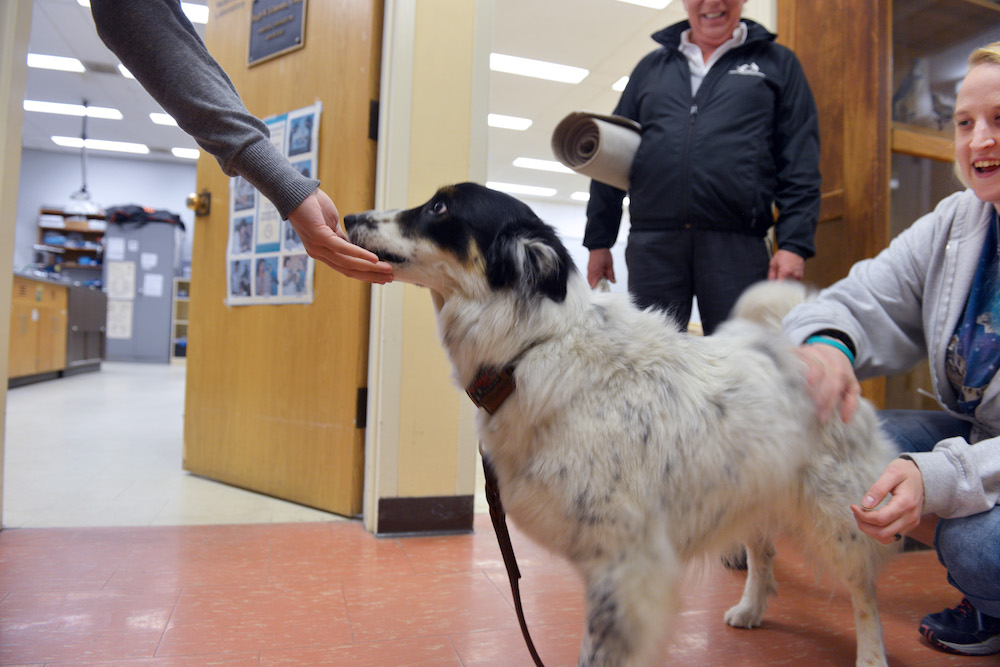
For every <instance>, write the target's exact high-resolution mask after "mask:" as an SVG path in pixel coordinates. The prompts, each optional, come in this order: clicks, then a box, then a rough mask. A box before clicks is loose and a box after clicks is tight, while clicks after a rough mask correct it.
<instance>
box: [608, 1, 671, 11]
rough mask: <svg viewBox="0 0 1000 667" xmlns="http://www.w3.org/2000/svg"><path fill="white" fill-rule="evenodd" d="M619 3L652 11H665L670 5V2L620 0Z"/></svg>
mask: <svg viewBox="0 0 1000 667" xmlns="http://www.w3.org/2000/svg"><path fill="white" fill-rule="evenodd" d="M618 2H627V3H628V4H630V5H639V6H640V7H649V8H650V9H664V8H665V7H666V6H667V5H669V4H670V0H618Z"/></svg>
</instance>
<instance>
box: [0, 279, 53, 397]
mask: <svg viewBox="0 0 1000 667" xmlns="http://www.w3.org/2000/svg"><path fill="white" fill-rule="evenodd" d="M66 317H67V288H66V286H65V285H58V284H52V283H46V282H41V281H36V280H32V279H30V278H25V277H22V276H14V292H13V296H12V299H11V320H10V353H9V354H10V356H9V362H8V372H7V375H8V377H11V378H15V377H23V376H28V375H38V374H42V373H54V372H58V371H61V370H62V369H64V368H65V367H66Z"/></svg>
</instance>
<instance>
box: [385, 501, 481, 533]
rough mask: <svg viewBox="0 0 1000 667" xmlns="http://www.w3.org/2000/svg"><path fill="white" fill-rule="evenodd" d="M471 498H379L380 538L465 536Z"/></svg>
mask: <svg viewBox="0 0 1000 667" xmlns="http://www.w3.org/2000/svg"><path fill="white" fill-rule="evenodd" d="M474 507H475V497H474V496H438V497H429V498H379V501H378V529H377V530H376V531H375V532H376V533H377V534H379V535H400V534H408V535H426V534H428V533H467V532H470V531H471V530H472V518H473V510H474Z"/></svg>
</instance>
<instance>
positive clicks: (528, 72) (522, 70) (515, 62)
mask: <svg viewBox="0 0 1000 667" xmlns="http://www.w3.org/2000/svg"><path fill="white" fill-rule="evenodd" d="M490 69H491V70H493V71H494V72H506V73H508V74H520V75H521V76H531V77H534V78H536V79H546V80H548V81H560V82H562V83H580V82H581V81H583V80H584V79H585V78H587V75H588V74H590V71H589V70H585V69H583V68H580V67H570V66H569V65H558V64H556V63H547V62H545V61H542V60H531V59H529V58H518V57H517V56H505V55H503V54H500V53H491V54H490Z"/></svg>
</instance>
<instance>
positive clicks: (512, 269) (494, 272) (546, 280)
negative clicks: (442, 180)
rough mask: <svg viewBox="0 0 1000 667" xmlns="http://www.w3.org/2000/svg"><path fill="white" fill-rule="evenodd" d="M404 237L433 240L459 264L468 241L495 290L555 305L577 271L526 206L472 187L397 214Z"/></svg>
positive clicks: (444, 191)
mask: <svg viewBox="0 0 1000 667" xmlns="http://www.w3.org/2000/svg"><path fill="white" fill-rule="evenodd" d="M399 220H400V226H401V228H402V233H403V234H404V235H407V236H410V237H422V238H427V239H430V240H432V241H433V242H434V243H435V244H437V245H438V246H439V247H441V248H443V249H445V250H447V251H448V252H451V253H452V254H454V255H455V256H456V257H458V258H459V259H460V260H462V261H465V260H467V259H468V258H469V253H470V252H471V250H472V242H473V241H474V242H475V244H476V245H477V246H478V247H479V249H480V252H482V254H483V258H484V259H485V260H486V277H487V280H488V281H489V284H490V287H492V288H493V289H520V290H524V291H526V292H528V293H527V294H526V295H525V296H532V295H534V294H538V295H541V296H544V297H547V298H549V299H552V300H554V301H557V302H561V301H562V300H563V299H565V298H566V282H567V280H569V276H570V274H571V273H572V272H573V271H576V266H575V265H574V264H573V260H572V258H570V256H569V252H568V251H567V250H566V248H565V246H563V244H562V242H561V241H560V240H559V237H558V236H557V235H556V232H555V230H554V229H552V227H550V226H549V225H547V224H545V223H544V222H542V221H541V220H540V219H539V218H538V216H536V215H535V213H534V211H532V210H531V208H529V207H528V206H527V205H526V204H524V203H523V202H521V201H518V200H517V199H515V198H514V197H511V196H510V195H508V194H505V193H503V192H498V191H496V190H492V189H490V188H487V187H484V186H482V185H478V184H476V183H459V184H457V185H451V186H447V187H443V188H441V189H440V190H438V192H437V193H436V194H435V195H434V196H433V197H431V199H430V201H428V202H427V203H426V204H423V205H422V206H418V207H416V208H412V209H410V210H408V211H404V212H403V213H401V214H400V218H399Z"/></svg>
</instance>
